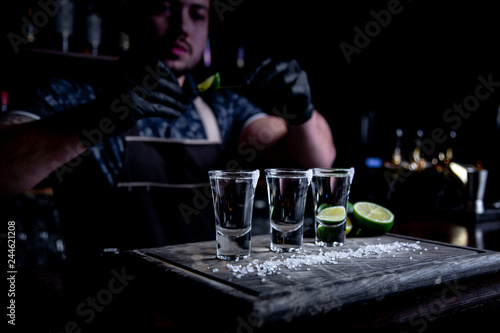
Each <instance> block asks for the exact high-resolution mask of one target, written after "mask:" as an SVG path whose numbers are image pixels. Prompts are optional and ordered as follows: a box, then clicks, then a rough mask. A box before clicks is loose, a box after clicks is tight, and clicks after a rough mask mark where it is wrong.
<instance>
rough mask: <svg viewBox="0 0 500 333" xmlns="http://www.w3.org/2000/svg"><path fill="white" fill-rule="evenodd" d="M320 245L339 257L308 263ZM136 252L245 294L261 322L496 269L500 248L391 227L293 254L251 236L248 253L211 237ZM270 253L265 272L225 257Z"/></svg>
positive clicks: (263, 257)
mask: <svg viewBox="0 0 500 333" xmlns="http://www.w3.org/2000/svg"><path fill="white" fill-rule="evenodd" d="M403 244H406V245H408V246H406V247H404V248H403V249H400V251H391V252H386V253H372V254H364V255H361V256H360V257H355V256H351V255H350V256H347V253H349V251H351V253H359V252H364V253H366V252H367V251H366V250H367V249H368V246H376V247H377V248H378V247H381V248H383V246H382V245H386V246H388V245H393V246H396V247H399V248H401V247H402V245H403ZM320 251H322V254H323V255H325V254H329V255H332V254H335V256H334V257H340V258H336V259H335V263H322V264H307V262H309V261H311V259H312V258H316V259H317V258H318V257H319V258H321V257H320V256H319V255H320ZM356 251H357V252H356ZM135 252H136V255H140V256H144V258H146V260H147V261H149V262H155V261H156V262H155V264H156V265H160V266H164V267H165V268H166V269H167V270H168V271H169V272H170V273H173V274H178V275H181V276H183V277H187V278H189V279H190V280H195V281H197V282H199V283H201V284H204V285H207V286H209V288H211V289H213V290H215V291H217V290H218V291H220V293H221V294H231V295H232V296H234V297H235V298H238V299H244V300H245V301H246V302H247V303H249V304H250V307H251V311H252V312H253V314H252V316H254V317H258V318H259V320H258V322H259V323H260V324H264V323H272V322H278V321H290V320H292V319H294V318H297V317H304V316H307V317H311V316H315V315H318V314H324V313H328V312H331V311H332V310H340V309H342V308H344V307H346V306H349V305H352V304H356V303H358V304H359V303H363V302H368V301H370V300H380V299H383V298H385V297H388V296H390V295H391V294H397V293H404V292H408V291H411V290H416V289H419V288H425V287H432V286H440V285H442V286H446V285H447V284H450V283H453V281H457V280H458V279H466V278H470V277H474V276H480V275H482V274H490V273H495V272H498V271H500V253H497V252H492V251H483V250H477V249H473V248H464V247H458V246H453V245H450V244H444V243H438V242H432V241H426V240H418V239H414V238H409V237H402V236H396V235H384V236H381V237H367V238H350V239H348V241H347V242H346V245H345V246H343V247H341V248H320V247H318V246H316V245H315V244H314V243H313V242H312V240H311V239H306V240H305V241H304V246H303V250H302V251H301V252H299V253H295V254H292V253H286V254H277V253H274V252H270V251H269V237H268V236H257V237H253V239H252V255H251V258H249V259H246V260H240V261H237V262H228V261H223V260H219V259H217V258H216V257H215V242H200V243H192V244H182V245H175V246H167V247H162V248H152V249H142V250H137V251H135ZM292 259H293V260H296V261H297V260H298V261H300V260H302V261H304V262H303V264H302V265H301V266H299V267H295V268H292V269H289V268H287V267H286V266H285V265H281V266H279V265H276V264H277V262H279V261H281V262H283V263H284V262H287V261H288V262H290V261H291V260H292ZM306 259H307V260H306ZM271 260H272V261H273V263H274V264H273V265H272V266H278V267H279V268H280V270H276V271H274V272H271V273H270V274H266V275H265V276H261V275H258V274H257V272H256V271H254V272H251V273H248V274H246V275H244V276H237V274H236V273H234V272H233V271H232V270H231V269H229V268H228V264H230V265H242V267H243V266H247V265H249V264H252V266H254V267H255V266H257V265H258V264H263V263H268V264H269V263H270V261H271ZM268 273H269V272H268ZM260 324H259V325H260Z"/></svg>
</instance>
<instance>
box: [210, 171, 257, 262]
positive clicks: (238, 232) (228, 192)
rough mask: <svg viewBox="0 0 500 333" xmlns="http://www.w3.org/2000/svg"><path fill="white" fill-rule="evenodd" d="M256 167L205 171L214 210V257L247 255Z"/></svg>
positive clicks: (225, 258) (227, 257)
mask: <svg viewBox="0 0 500 333" xmlns="http://www.w3.org/2000/svg"><path fill="white" fill-rule="evenodd" d="M259 174H260V173H259V170H253V171H252V170H236V171H225V170H211V171H209V172H208V175H209V178H210V186H211V188H212V198H213V204H214V213H215V227H216V236H215V237H216V246H217V258H219V259H223V260H239V259H246V258H249V257H250V251H251V236H252V212H253V202H254V195H255V188H256V186H257V181H258V179H259Z"/></svg>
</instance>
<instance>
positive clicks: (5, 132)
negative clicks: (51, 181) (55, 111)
mask: <svg viewBox="0 0 500 333" xmlns="http://www.w3.org/2000/svg"><path fill="white" fill-rule="evenodd" d="M51 127H52V126H51V124H50V120H39V121H33V122H29V123H23V124H18V125H9V126H1V127H0V196H5V195H14V194H18V193H22V192H23V191H25V190H28V189H30V188H32V187H33V186H35V185H36V184H38V183H39V182H40V181H41V180H43V179H44V178H45V177H47V176H48V175H49V174H50V173H51V172H52V171H54V170H55V169H57V168H58V167H60V166H62V165H63V164H65V163H67V162H69V161H70V160H72V159H73V158H75V157H76V156H78V155H80V154H81V153H83V152H84V151H85V150H86V149H87V148H86V147H85V146H83V145H82V144H81V143H80V139H79V137H78V135H77V132H76V131H73V132H71V131H62V130H59V131H54V130H53V128H51Z"/></svg>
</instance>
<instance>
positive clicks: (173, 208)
mask: <svg viewBox="0 0 500 333" xmlns="http://www.w3.org/2000/svg"><path fill="white" fill-rule="evenodd" d="M194 104H195V107H196V109H197V111H198V113H199V114H200V117H201V120H202V123H203V126H204V129H205V133H206V136H207V139H203V140H192V139H186V140H175V139H164V138H152V137H141V136H134V135H128V136H126V137H125V143H126V148H125V161H124V167H123V173H122V175H121V177H120V182H119V183H118V184H117V186H116V190H117V192H118V197H119V201H120V202H121V203H123V204H122V209H120V216H121V221H122V223H123V225H122V226H121V231H120V233H121V235H120V238H121V241H120V244H116V245H117V247H120V248H141V247H155V246H163V245H169V244H178V243H186V242H196V241H203V240H210V239H215V223H214V213H213V203H212V196H211V191H210V185H209V179H208V171H209V170H212V169H217V168H218V167H219V165H218V163H219V161H220V154H221V149H220V145H221V134H220V130H219V126H218V124H217V120H216V118H215V115H214V113H213V112H212V110H211V109H210V107H209V106H208V105H207V104H206V103H204V102H203V100H202V99H201V98H200V97H197V98H196V99H195V100H194ZM110 245H111V244H110ZM113 246H115V245H113Z"/></svg>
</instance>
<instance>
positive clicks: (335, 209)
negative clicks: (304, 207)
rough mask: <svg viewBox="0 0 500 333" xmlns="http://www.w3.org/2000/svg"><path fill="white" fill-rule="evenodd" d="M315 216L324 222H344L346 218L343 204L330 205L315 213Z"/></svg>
mask: <svg viewBox="0 0 500 333" xmlns="http://www.w3.org/2000/svg"><path fill="white" fill-rule="evenodd" d="M316 218H317V219H320V220H321V221H322V222H323V223H325V224H337V223H341V222H344V220H345V218H346V213H345V207H344V206H332V207H327V208H324V209H323V210H321V211H320V212H319V213H318V214H316Z"/></svg>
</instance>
